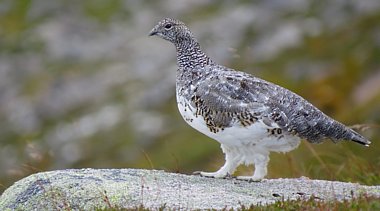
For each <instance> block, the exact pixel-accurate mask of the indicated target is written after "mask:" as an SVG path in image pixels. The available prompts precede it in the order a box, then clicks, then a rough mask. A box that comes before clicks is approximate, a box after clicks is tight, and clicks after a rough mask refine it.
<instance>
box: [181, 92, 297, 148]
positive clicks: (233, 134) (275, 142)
mask: <svg viewBox="0 0 380 211" xmlns="http://www.w3.org/2000/svg"><path fill="white" fill-rule="evenodd" d="M177 104H178V109H179V112H180V113H181V115H182V117H183V119H184V120H185V121H186V122H187V123H188V124H189V125H190V126H191V127H193V128H194V129H196V130H198V131H199V132H201V133H203V134H205V135H206V136H208V137H210V138H213V139H215V140H216V141H218V142H219V143H221V144H223V145H225V146H229V147H245V148H246V149H247V150H248V151H251V150H250V149H251V148H261V149H263V150H267V151H275V152H288V151H290V150H293V149H294V148H296V147H297V146H298V145H299V143H300V138H298V137H296V136H292V135H290V134H288V133H283V134H281V135H278V136H275V135H269V134H268V129H272V127H269V126H267V125H265V124H264V123H263V122H262V121H260V120H259V121H257V122H256V123H254V124H251V125H249V126H246V127H245V126H243V125H241V124H240V123H238V122H237V123H236V124H235V125H233V126H232V127H228V128H224V130H219V132H216V133H214V132H211V131H210V129H209V128H208V127H207V125H206V122H205V121H204V119H203V117H202V116H201V115H197V116H196V115H195V112H196V109H195V108H192V107H189V105H190V104H189V103H187V101H186V99H185V98H183V97H181V96H177Z"/></svg>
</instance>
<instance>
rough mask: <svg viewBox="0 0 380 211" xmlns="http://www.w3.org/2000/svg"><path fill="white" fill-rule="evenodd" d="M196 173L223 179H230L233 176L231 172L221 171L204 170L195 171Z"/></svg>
mask: <svg viewBox="0 0 380 211" xmlns="http://www.w3.org/2000/svg"><path fill="white" fill-rule="evenodd" d="M193 174H194V175H200V176H202V177H210V178H223V179H230V178H233V177H232V176H231V174H229V173H221V172H218V171H217V172H203V171H196V172H194V173H193Z"/></svg>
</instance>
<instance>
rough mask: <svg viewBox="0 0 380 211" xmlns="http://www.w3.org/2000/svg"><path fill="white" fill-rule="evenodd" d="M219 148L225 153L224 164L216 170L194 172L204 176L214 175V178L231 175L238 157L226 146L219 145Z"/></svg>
mask: <svg viewBox="0 0 380 211" xmlns="http://www.w3.org/2000/svg"><path fill="white" fill-rule="evenodd" d="M221 148H222V150H223V152H224V154H225V155H226V157H225V160H226V162H225V163H224V165H223V166H222V167H221V168H220V169H219V170H218V171H216V172H203V171H196V172H194V174H199V175H201V176H205V177H214V178H225V177H228V176H231V175H232V174H233V173H234V172H235V170H236V168H237V167H238V165H239V160H240V159H239V158H238V156H236V154H234V153H232V152H231V151H230V150H229V149H228V147H226V146H224V145H223V144H222V145H221Z"/></svg>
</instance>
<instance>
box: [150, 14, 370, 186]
mask: <svg viewBox="0 0 380 211" xmlns="http://www.w3.org/2000/svg"><path fill="white" fill-rule="evenodd" d="M150 35H151V36H152V35H156V36H159V37H161V38H163V39H165V40H168V41H170V42H172V43H173V44H174V45H175V47H176V51H177V63H178V70H177V79H176V95H177V103H178V109H179V111H180V113H181V115H182V117H183V118H184V120H185V121H186V122H187V123H188V124H189V125H191V126H192V127H193V128H195V129H196V130H198V131H200V132H202V133H203V134H205V135H207V136H209V137H211V138H213V139H215V140H216V141H218V142H219V143H220V144H221V148H222V150H223V152H224V154H225V159H226V162H225V164H224V165H223V166H222V167H221V168H220V169H219V170H218V171H216V172H199V174H201V175H203V176H209V177H216V178H222V177H226V176H229V175H231V174H233V173H234V171H235V170H236V168H237V167H238V166H239V165H241V164H245V165H249V164H254V165H255V172H254V174H253V176H241V177H238V179H247V180H253V181H258V180H261V179H263V178H264V177H265V176H266V174H267V165H268V162H269V153H270V152H288V151H290V150H293V149H295V148H297V147H298V145H299V144H300V141H301V139H305V140H307V141H309V142H311V143H320V142H322V141H323V140H325V139H331V140H332V141H333V142H338V141H340V140H351V141H354V142H357V143H359V144H363V145H365V146H369V144H370V143H371V142H370V141H368V140H367V139H366V138H364V137H363V136H362V135H360V134H359V133H357V132H355V131H353V130H352V129H350V128H348V127H346V126H344V125H343V124H342V123H339V122H338V121H336V120H333V119H332V118H330V117H328V116H327V115H326V114H324V113H323V112H322V111H320V110H319V109H318V108H316V107H314V106H313V105H312V104H310V103H309V102H308V101H306V100H305V99H303V98H302V97H300V96H299V95H297V94H295V93H293V92H291V91H289V90H287V89H285V88H283V87H280V86H278V85H276V84H273V83H270V82H268V81H265V80H263V79H260V78H257V77H254V76H252V75H250V74H248V73H244V72H240V71H236V70H233V69H230V68H227V67H224V66H221V65H218V64H216V63H214V62H213V61H212V60H211V59H210V58H209V57H208V56H207V55H206V54H205V53H204V52H203V51H202V50H201V47H200V45H199V43H198V42H197V40H196V39H195V37H194V35H193V34H192V33H191V32H190V30H189V29H188V28H187V27H186V26H185V24H184V23H182V22H181V21H178V20H175V19H170V18H165V19H163V20H162V21H160V22H159V23H158V24H157V25H156V26H155V27H154V28H153V29H152V31H151V32H150Z"/></svg>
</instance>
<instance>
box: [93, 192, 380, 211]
mask: <svg viewBox="0 0 380 211" xmlns="http://www.w3.org/2000/svg"><path fill="white" fill-rule="evenodd" d="M166 209H168V208H167V207H166V206H165V205H163V206H162V207H160V208H158V210H166ZM119 210H151V209H149V208H146V207H144V206H142V205H140V206H139V207H134V208H118V207H112V206H110V207H106V208H99V209H97V211H119ZM155 210H156V209H155ZM224 210H234V209H229V208H225V209H224ZM236 210H253V211H256V210H257V211H259V210H380V198H376V197H368V196H366V195H362V196H360V197H358V198H354V199H352V200H343V201H337V200H335V201H322V200H320V199H319V198H317V197H311V198H309V199H298V200H292V201H287V200H285V199H281V200H279V201H277V202H275V203H274V204H271V205H250V206H244V205H241V206H240V208H238V209H236Z"/></svg>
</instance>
